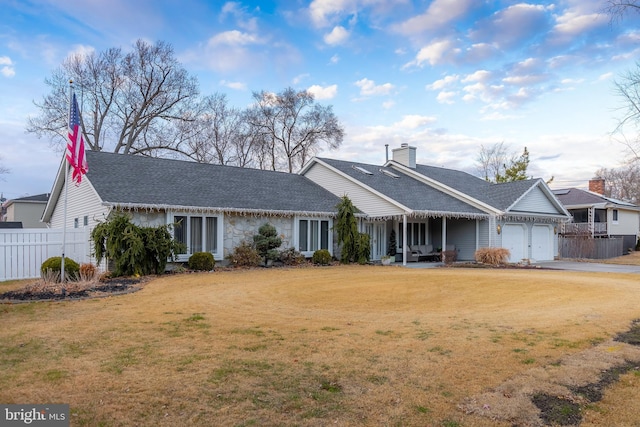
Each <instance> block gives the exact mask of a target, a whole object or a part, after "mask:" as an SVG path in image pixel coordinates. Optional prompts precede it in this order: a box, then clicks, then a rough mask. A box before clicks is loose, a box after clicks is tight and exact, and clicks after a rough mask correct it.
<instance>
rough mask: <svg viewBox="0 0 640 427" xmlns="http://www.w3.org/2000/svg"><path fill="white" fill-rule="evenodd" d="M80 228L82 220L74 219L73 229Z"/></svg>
mask: <svg viewBox="0 0 640 427" xmlns="http://www.w3.org/2000/svg"><path fill="white" fill-rule="evenodd" d="M79 226H80V220H79V219H78V218H74V219H73V228H78V227H79Z"/></svg>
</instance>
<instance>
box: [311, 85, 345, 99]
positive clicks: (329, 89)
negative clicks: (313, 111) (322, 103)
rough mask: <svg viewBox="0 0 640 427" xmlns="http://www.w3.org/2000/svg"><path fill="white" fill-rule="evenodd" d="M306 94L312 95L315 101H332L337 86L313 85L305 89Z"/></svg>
mask: <svg viewBox="0 0 640 427" xmlns="http://www.w3.org/2000/svg"><path fill="white" fill-rule="evenodd" d="M307 92H309V93H311V94H313V96H314V97H315V99H332V98H335V96H336V95H337V94H338V85H331V86H325V87H322V86H320V85H313V86H310V87H309V88H308V89H307Z"/></svg>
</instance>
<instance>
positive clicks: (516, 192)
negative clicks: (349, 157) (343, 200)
mask: <svg viewBox="0 0 640 427" xmlns="http://www.w3.org/2000/svg"><path fill="white" fill-rule="evenodd" d="M301 174H302V175H304V176H306V177H308V178H310V179H311V180H313V181H314V182H316V183H317V184H318V185H321V186H323V187H325V188H327V189H328V190H329V191H331V192H332V193H334V194H335V195H337V196H342V195H347V196H348V197H349V198H350V199H351V200H352V201H353V203H354V205H355V206H356V207H357V208H358V209H359V210H360V211H361V212H362V213H363V214H364V215H366V218H365V223H364V226H363V229H364V230H365V231H366V232H367V233H368V234H369V235H370V236H371V240H372V258H373V259H380V257H381V256H383V255H385V254H386V253H387V242H388V239H389V235H390V233H391V230H395V232H396V236H397V239H396V240H397V244H398V247H397V248H396V249H397V251H398V252H399V253H400V254H403V256H404V257H405V258H404V261H405V262H406V260H407V258H410V257H411V256H412V254H413V253H414V252H415V250H416V249H419V248H420V246H422V247H429V248H430V249H433V250H435V251H436V252H437V251H438V250H439V249H442V248H445V249H454V250H455V251H456V252H457V258H458V259H459V260H473V259H474V254H475V251H476V250H477V249H479V248H482V247H504V248H507V249H509V251H510V254H511V257H510V262H521V261H523V260H525V261H542V260H553V259H554V258H555V257H556V256H557V254H558V237H557V230H558V226H559V224H561V223H562V222H565V221H568V220H569V218H570V217H569V214H568V212H567V211H566V210H565V209H564V208H563V207H562V205H561V204H560V202H559V201H558V200H557V199H556V198H555V196H554V195H553V193H552V192H551V190H550V189H549V187H548V186H547V185H546V184H545V182H544V181H543V180H541V179H532V180H525V181H516V182H511V183H504V184H493V183H489V182H487V181H485V180H483V179H480V178H477V177H475V176H472V175H470V174H468V173H465V172H461V171H457V170H452V169H444V168H438V167H433V166H425V165H419V164H416V149H415V147H410V146H408V145H407V144H402V146H401V147H400V148H397V149H394V150H393V158H392V160H389V161H387V162H386V163H385V164H384V165H382V166H378V165H371V164H363V163H356V162H349V161H340V160H332V159H325V158H314V159H312V160H311V161H310V162H309V163H308V164H307V165H306V166H305V167H304V169H303V170H302V172H301ZM405 235H406V236H407V239H406V244H407V246H408V247H409V250H408V251H403V250H402V249H401V248H403V246H404V244H405V239H404V236H405Z"/></svg>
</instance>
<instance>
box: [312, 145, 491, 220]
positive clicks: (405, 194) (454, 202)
mask: <svg viewBox="0 0 640 427" xmlns="http://www.w3.org/2000/svg"><path fill="white" fill-rule="evenodd" d="M319 160H321V161H323V162H325V163H327V164H328V165H330V166H332V167H334V168H336V169H337V170H339V171H341V172H343V173H344V174H346V175H349V176H351V177H353V178H355V179H357V180H358V181H360V182H362V183H363V184H365V185H367V186H369V187H370V188H372V189H374V190H376V191H378V192H380V193H382V194H384V195H386V196H388V197H390V198H392V199H394V200H396V201H397V202H399V203H401V204H403V205H404V206H406V207H408V208H410V209H412V210H415V211H431V212H453V213H461V214H468V215H483V214H486V212H483V211H482V210H480V209H478V208H476V207H474V206H471V205H469V204H467V203H465V202H463V201H461V200H459V199H457V198H455V197H453V196H451V195H449V194H446V193H444V192H443V191H440V190H437V189H435V188H433V187H430V186H428V185H425V184H423V183H421V182H419V181H418V180H416V179H414V178H412V177H410V176H408V175H406V174H404V173H402V172H400V171H398V170H396V169H391V168H384V167H382V166H375V165H370V164H366V163H356V162H348V161H342V160H334V159H326V158H320V159H319ZM355 167H359V168H362V169H364V170H367V171H369V172H371V175H368V174H365V173H363V172H361V171H359V170H357V169H356V168H355ZM382 170H386V171H391V172H392V173H394V174H396V175H398V178H393V177H390V176H388V175H387V174H385V173H384V172H382ZM454 172H455V171H454ZM444 173H445V174H446V172H444ZM480 181H481V182H484V181H482V180H480Z"/></svg>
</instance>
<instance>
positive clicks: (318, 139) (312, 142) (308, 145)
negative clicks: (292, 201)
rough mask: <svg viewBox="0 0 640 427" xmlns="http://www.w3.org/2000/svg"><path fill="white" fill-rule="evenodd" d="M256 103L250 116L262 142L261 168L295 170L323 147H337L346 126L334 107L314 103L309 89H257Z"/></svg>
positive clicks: (259, 151)
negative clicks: (269, 90)
mask: <svg viewBox="0 0 640 427" xmlns="http://www.w3.org/2000/svg"><path fill="white" fill-rule="evenodd" d="M253 98H254V100H255V105H254V107H253V108H252V110H251V112H250V113H248V115H247V117H248V119H249V121H250V124H251V125H252V126H253V127H254V129H255V131H256V133H257V134H258V135H260V137H259V140H260V142H261V143H262V145H261V146H260V147H259V149H258V150H257V153H258V162H259V164H260V166H261V167H263V168H265V169H272V170H286V171H288V172H293V170H294V168H295V167H299V166H302V164H303V163H304V162H305V161H306V160H307V159H309V158H310V156H313V155H314V154H315V153H317V152H318V150H320V148H321V145H322V144H324V145H326V146H327V147H328V148H329V149H335V148H338V147H339V146H340V145H341V144H342V139H343V138H344V129H343V128H342V125H341V124H340V122H339V121H338V119H337V117H336V116H335V115H334V114H333V111H332V107H331V106H322V105H319V104H316V103H315V100H314V97H313V95H312V94H311V93H309V92H307V91H300V92H296V91H295V90H294V89H292V88H287V89H285V90H283V91H282V92H280V93H277V94H275V93H272V92H265V91H262V92H254V93H253Z"/></svg>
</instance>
